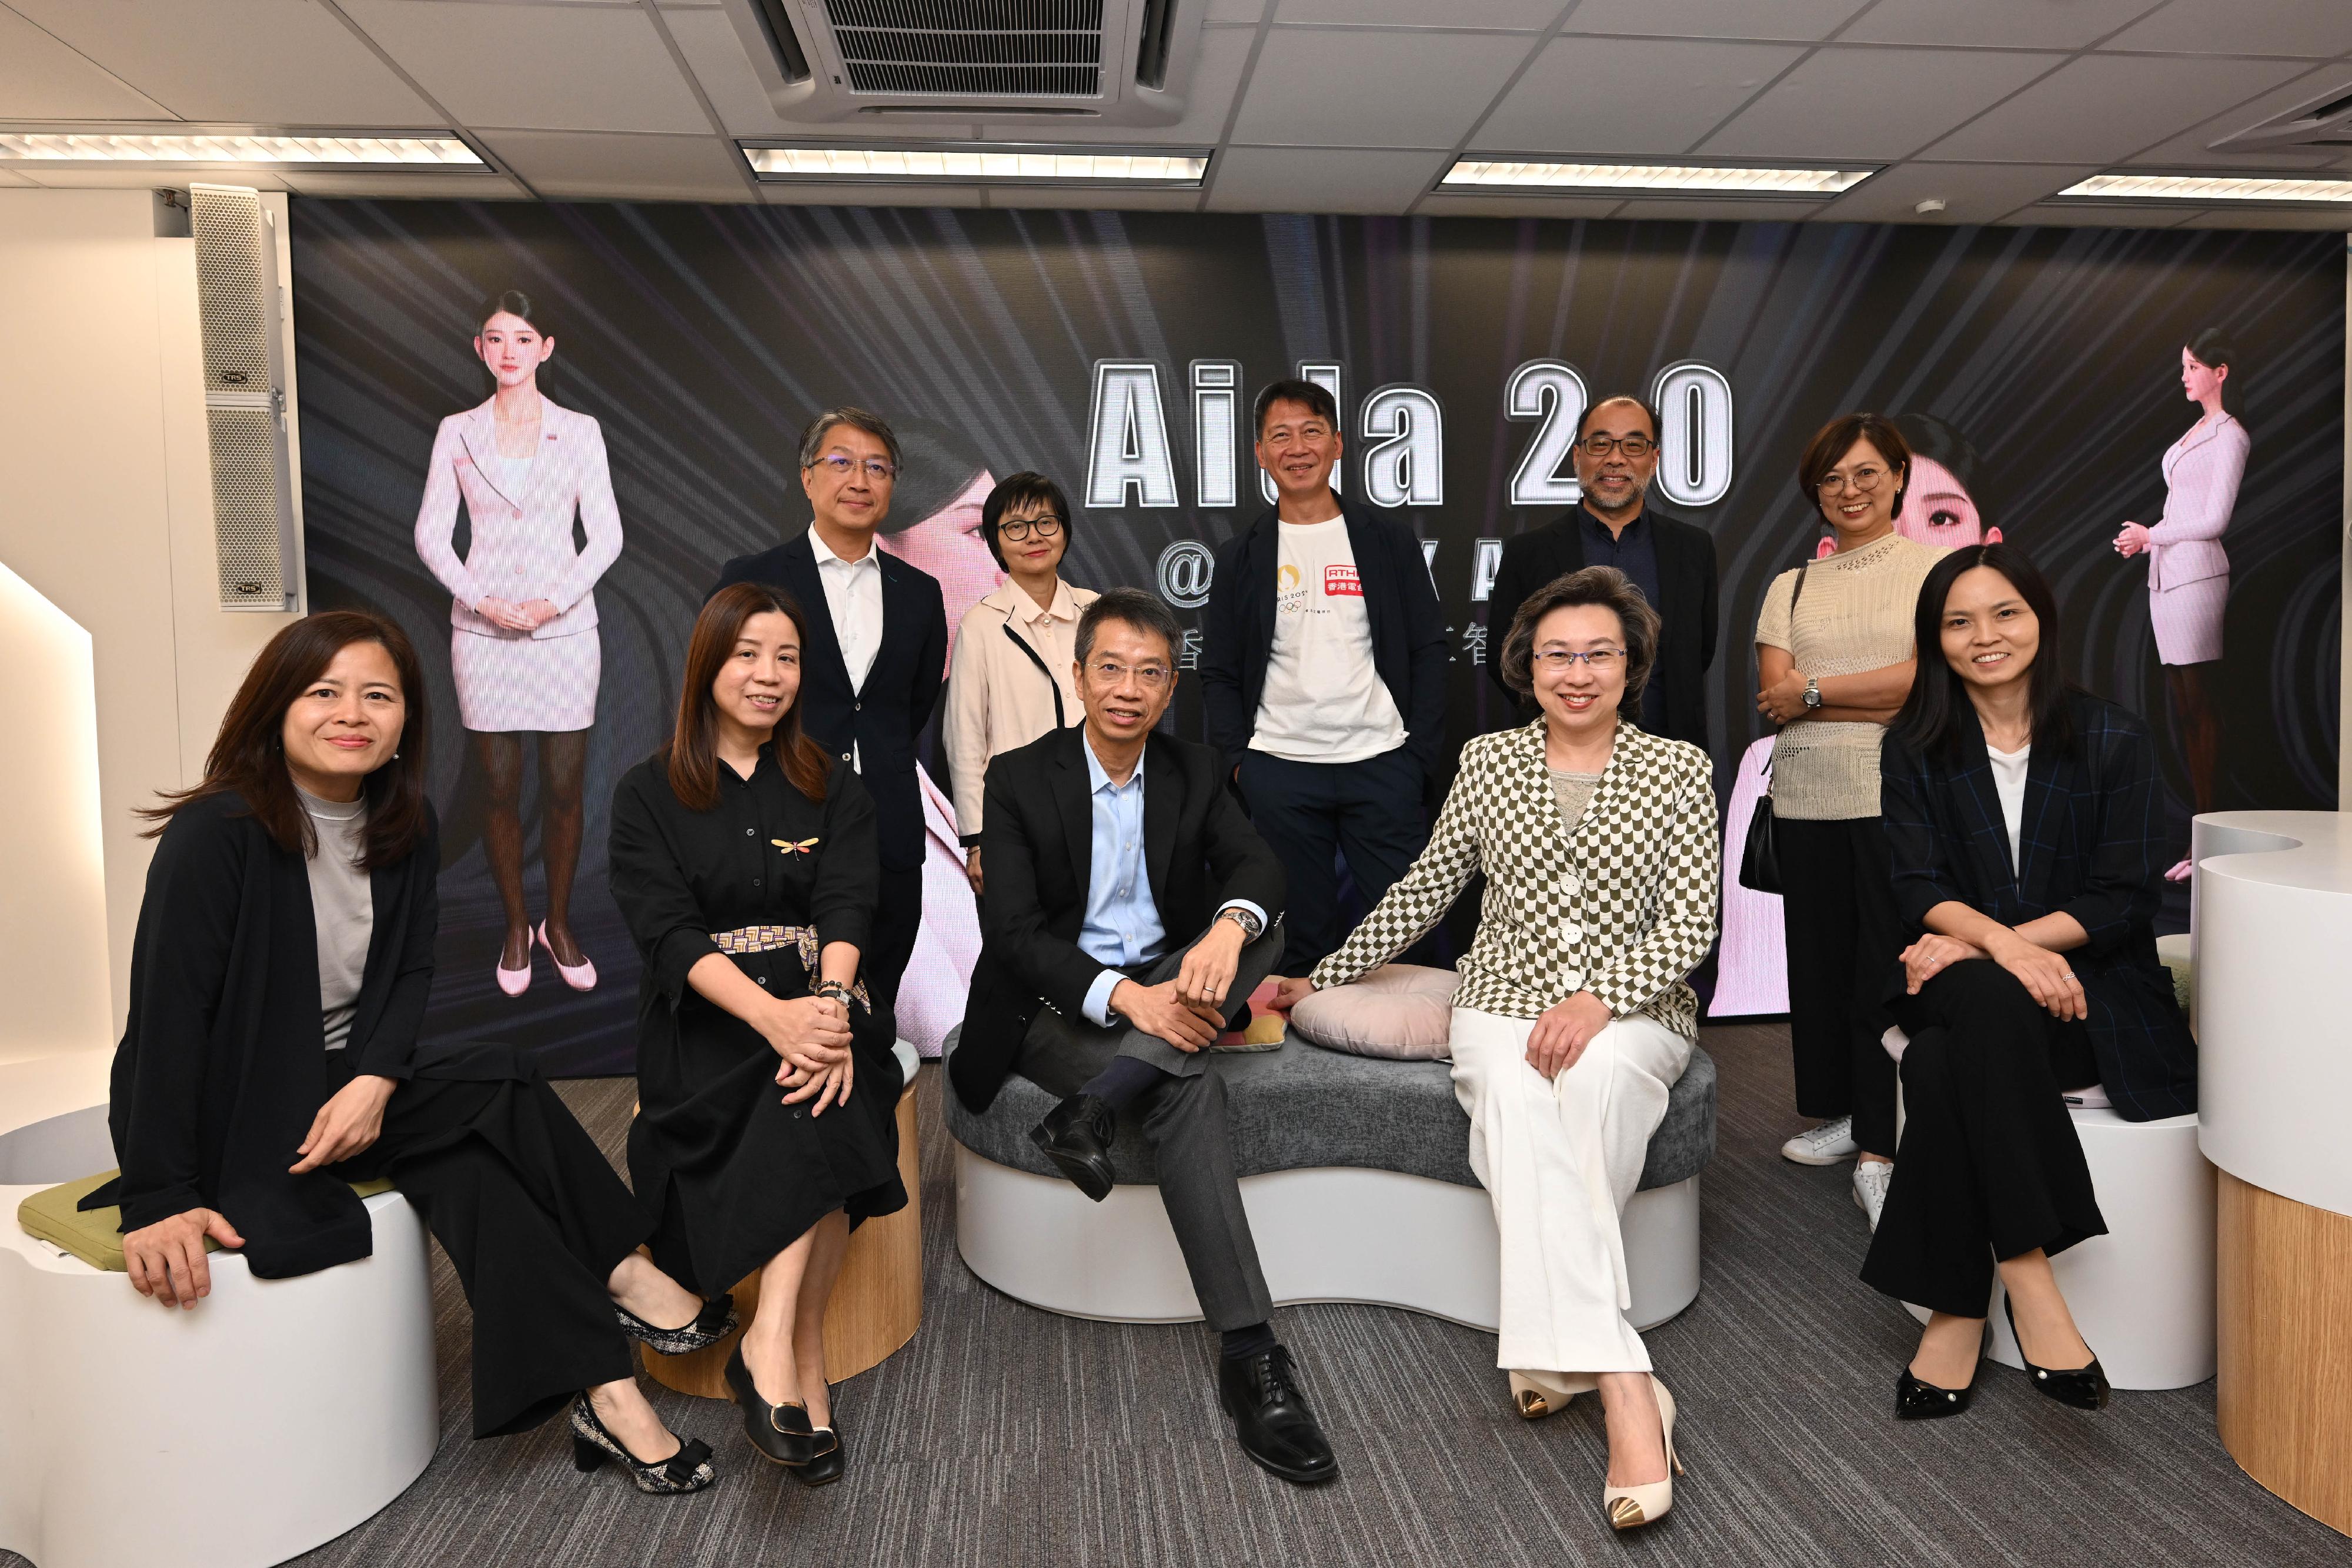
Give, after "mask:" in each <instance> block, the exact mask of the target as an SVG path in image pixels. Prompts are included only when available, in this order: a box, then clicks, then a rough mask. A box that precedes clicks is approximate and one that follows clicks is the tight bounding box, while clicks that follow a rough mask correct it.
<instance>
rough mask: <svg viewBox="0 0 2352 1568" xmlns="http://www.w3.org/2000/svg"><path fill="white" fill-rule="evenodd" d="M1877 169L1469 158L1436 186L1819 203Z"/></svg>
mask: <svg viewBox="0 0 2352 1568" xmlns="http://www.w3.org/2000/svg"><path fill="white" fill-rule="evenodd" d="M1875 172H1877V171H1875V170H1873V169H1785V168H1782V169H1759V168H1740V167H1732V166H1727V165H1720V164H1717V165H1705V164H1665V163H1570V162H1558V161H1554V160H1548V159H1484V158H1465V159H1463V160H1462V161H1461V162H1457V163H1455V164H1454V167H1453V168H1451V169H1449V170H1447V171H1446V173H1445V178H1444V179H1443V180H1440V181H1439V182H1438V183H1437V186H1438V189H1439V190H1441V191H1465V190H1477V191H1542V192H1557V193H1562V194H1566V193H1575V192H1586V191H1595V192H1606V193H1616V194H1627V195H1635V194H1638V195H1647V196H1722V195H1741V196H1764V197H1775V196H1779V197H1790V198H1811V199H1818V198H1820V197H1822V196H1834V195H1836V194H1838V193H1840V192H1842V191H1849V190H1852V189H1853V187H1854V186H1856V185H1859V184H1861V183H1863V182H1864V180H1867V179H1869V178H1870V176H1871V175H1872V174H1874V173H1875Z"/></svg>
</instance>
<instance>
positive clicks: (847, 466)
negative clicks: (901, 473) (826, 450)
mask: <svg viewBox="0 0 2352 1568" xmlns="http://www.w3.org/2000/svg"><path fill="white" fill-rule="evenodd" d="M810 466H811V467H813V468H822V469H824V470H825V472H827V473H829V474H831V475H832V476H834V477H835V479H846V478H848V477H849V476H850V473H851V471H852V470H853V469H855V468H856V467H857V466H858V463H857V459H856V458H855V457H844V456H842V455H840V454H839V453H835V454H833V455H829V456H824V457H820V458H818V459H817V460H816V461H815V462H814V463H813V464H811V465H810ZM865 466H866V477H867V478H868V479H871V480H873V481H874V482H875V483H876V484H877V485H887V484H888V483H889V482H890V481H891V480H892V479H894V478H896V477H898V469H896V468H895V467H893V466H891V465H889V464H887V463H885V462H883V461H882V459H880V458H879V457H868V458H867V459H866V465H865Z"/></svg>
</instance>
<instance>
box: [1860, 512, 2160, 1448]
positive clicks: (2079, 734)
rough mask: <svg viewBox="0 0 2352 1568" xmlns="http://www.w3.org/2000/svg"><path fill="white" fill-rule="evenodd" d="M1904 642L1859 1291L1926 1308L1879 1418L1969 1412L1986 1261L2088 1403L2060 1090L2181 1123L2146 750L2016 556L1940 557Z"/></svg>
mask: <svg viewBox="0 0 2352 1568" xmlns="http://www.w3.org/2000/svg"><path fill="white" fill-rule="evenodd" d="M1916 634H1917V639H1918V646H1919V652H1920V660H1919V667H1920V673H1919V678H1918V680H1917V681H1916V683H1914V685H1912V688H1911V695H1910V697H1909V698H1908V699H1907V700H1906V702H1905V704H1904V706H1903V709H1902V712H1901V713H1900V714H1898V715H1897V716H1896V717H1895V725H1894V727H1893V730H1892V732H1891V733H1890V734H1889V735H1888V736H1887V737H1886V740H1885V746H1884V748H1883V751H1882V753H1881V769H1880V771H1881V778H1882V780H1883V789H1882V796H1881V799H1882V801H1883V806H1884V819H1885V826H1886V835H1887V840H1888V844H1889V848H1890V850H1891V851H1892V855H1893V861H1894V868H1895V904H1896V907H1897V908H1898V909H1899V910H1900V912H1901V914H1902V915H1903V917H1904V919H1905V921H1906V923H1907V924H1908V925H1909V926H1910V928H1911V929H1912V931H1914V932H1915V933H1916V934H1917V940H1916V941H1915V942H1913V943H1912V945H1911V946H1908V947H1906V948H1905V949H1904V950H1903V953H1902V954H1901V956H1900V959H1899V962H1900V963H1901V965H1902V967H1903V974H1902V976H1901V977H1900V979H1899V980H1893V981H1892V982H1891V984H1890V990H1891V991H1892V992H1893V993H1894V997H1893V1002H1892V1008H1893V1010H1894V1013H1895V1018H1896V1019H1897V1021H1898V1022H1899V1023H1900V1025H1901V1026H1902V1028H1903V1030H1905V1031H1906V1033H1907V1035H1908V1037H1909V1043H1908V1046H1907V1048H1906V1050H1905V1051H1904V1054H1903V1063H1902V1076H1903V1091H1904V1103H1905V1105H1906V1109H1907V1111H1908V1113H1909V1114H1908V1119H1907V1122H1906V1125H1905V1128H1904V1132H1903V1147H1902V1153H1901V1157H1900V1158H1899V1159H1898V1160H1897V1161H1896V1164H1895V1182H1894V1186H1892V1188H1891V1189H1890V1190H1889V1191H1888V1193H1887V1197H1886V1209H1885V1214H1884V1215H1883V1216H1882V1217H1881V1218H1880V1220H1879V1225H1878V1233H1877V1235H1876V1236H1875V1237H1874V1238H1873V1239H1872V1241H1871V1247H1870V1255H1869V1257H1868V1259H1867V1260H1865V1261H1864V1264H1863V1271H1862V1277H1863V1279H1864V1281H1867V1282H1868V1283H1870V1284H1871V1285H1874V1286H1875V1287H1876V1288H1877V1289H1879V1290H1881V1291H1885V1292H1886V1293H1887V1294H1888V1295H1890V1296H1893V1297H1895V1299H1896V1300H1898V1301H1911V1302H1915V1303H1916V1304H1918V1305H1921V1306H1924V1307H1927V1309H1929V1312H1930V1313H1931V1316H1930V1317H1929V1319H1928V1322H1927V1333H1925V1334H1924V1335H1923V1336H1922V1337H1921V1339H1920V1342H1919V1352H1918V1354H1917V1355H1916V1356H1915V1357H1914V1358H1913V1359H1912V1361H1911V1364H1910V1365H1909V1366H1908V1367H1907V1368H1906V1370H1905V1371H1904V1372H1903V1374H1902V1375H1901V1376H1900V1377H1899V1378H1898V1379H1897V1380H1896V1385H1895V1414H1896V1415H1897V1416H1900V1417H1903V1418H1906V1419H1917V1418H1922V1417H1927V1416H1951V1415H1957V1414H1958V1413H1959V1412H1960V1411H1961V1410H1963V1409H1965V1408H1967V1406H1968V1403H1969V1395H1970V1393H1971V1392H1972V1391H1973V1389H1974V1387H1975V1376H1976V1365H1977V1361H1978V1357H1979V1354H1980V1352H1981V1348H1982V1344H1983V1339H1984V1327H1985V1324H1984V1316H1985V1309H1986V1307H1987V1305H1988V1303H1989V1302H1990V1299H1991V1294H1992V1281H1993V1273H1994V1268H1995V1261H1996V1260H1998V1263H1999V1270H2000V1281H2001V1284H2002V1286H2003V1287H2004V1288H2005V1289H2006V1291H2007V1292H2008V1299H2007V1302H2006V1305H2007V1308H2008V1312H2009V1314H2010V1321H2011V1325H2012V1327H2013V1328H2014V1330H2015V1332H2016V1334H2017V1343H2018V1349H2019V1351H2020V1353H2021V1355H2022V1357H2023V1359H2024V1360H2025V1363H2026V1364H2027V1367H2028V1368H2029V1370H2031V1372H2032V1375H2033V1386H2034V1389H2035V1391H2036V1392H2037V1393H2041V1394H2044V1395H2047V1396H2050V1397H2052V1398H2054V1399H2058V1400H2060V1401H2062V1402H2063V1403H2066V1404H2070V1405H2074V1406H2081V1407H2083V1408H2085V1409H2096V1408H2098V1407H2100V1406H2104V1405H2105V1403H2106V1398H2107V1382H2106V1376H2105V1373H2104V1372H2102V1370H2101V1369H2100V1366H2099V1364H2098V1361H2097V1359H2096V1358H2095V1356H2094V1355H2093V1354H2092V1353H2091V1349H2090V1347H2089V1346H2088V1345H2087V1344H2085V1343H2084V1342H2083V1336H2082V1334H2081V1333H2080V1332H2079V1331H2078V1330H2077V1329H2076V1328H2075V1326H2074V1316H2073V1314H2072V1313H2070V1312H2068V1311H2067V1308H2066V1300H2065V1297H2064V1296H2063V1295H2062V1294H2061V1293H2060V1291H2059V1289H2058V1284H2057V1281H2056V1278H2055V1276H2054V1275H2053V1273H2052V1272H2051V1268H2050V1256H2051V1254H2053V1253H2054V1252H2059V1251H2063V1250H2064V1249H2066V1248H2068V1247H2071V1246H2073V1245H2074V1243H2075V1242H2077V1241H2081V1240H2083V1239H2085V1238H2087V1237H2092V1236H2100V1235H2104V1234H2105V1232H2106V1222H2105V1220H2104V1219H2102V1218H2100V1215H2099V1205H2098V1198H2097V1197H2096V1195H2095V1193H2094V1192H2093V1191H2092V1188H2091V1173H2090V1169H2089V1166H2087V1165H2086V1164H2085V1163H2084V1158H2083V1145H2082V1142H2081V1140H2080V1139H2079V1138H2077V1137H2076V1135H2075V1133H2074V1122H2073V1120H2072V1119H2071V1118H2070V1117H2069V1116H2068V1114H2067V1111H2066V1103H2065V1098H2064V1095H2065V1092H2066V1091H2068V1090H2074V1089H2084V1088H2087V1087H2089V1086H2092V1085H2099V1086H2102V1087H2104V1089H2105V1092H2106V1095H2107V1097H2108V1099H2109V1101H2110V1103H2112V1104H2113V1105H2114V1107H2115V1109H2116V1111H2117V1113H2120V1114H2121V1115H2123V1116H2124V1117H2126V1119H2128V1120H2132V1121H2147V1120H2151V1119H2153V1118H2156V1117H2160V1116H2177V1115H2183V1114H2186V1113H2190V1112H2193V1111H2195V1110H2196V1109H2197V1051H2196V1047H2195V1045H2194V1044H2193V1043H2191V1041H2190V1040H2189V1031H2188V1028H2187V1025H2186V1024H2185V1023H2184V1022H2183V1021H2182V1019H2181V1017H2180V1009H2179V1008H2178V1007H2177V1006H2176V1005H2175V1004H2174V1002H2173V997H2172V982H2171V978H2170V977H2169V976H2168V975H2167V974H2166V972H2165V970H2164V967H2163V966H2162V965H2161V964H2159V963H2158V961H2157V956H2156V933H2155V928H2154V926H2153V925H2152V924H2151V922H2152V920H2153V918H2154V916H2155V914H2156V908H2157V903H2158V896H2159V894H2160V891H2161V889H2162V887H2163V882H2162V876H2163V870H2164V863H2165V862H2164V857H2163V843H2162V830H2163V824H2162V822H2161V821H2160V820H2159V817H2158V807H2157V797H2156V770H2155V766H2154V753H2153V747H2151V745H2150V744H2149V740H2148V734H2147V726H2145V725H2144V724H2142V723H2141V722H2140V721H2139V720H2138V719H2137V718H2136V717H2134V716H2132V715H2130V714H2128V713H2126V712H2125V711H2124V710H2123V709H2122V708H2119V707H2117V706H2115V705H2114V704H2113V703H2108V702H2104V701H2102V700H2100V699H2099V698H2097V697H2095V696H2092V695H2089V694H2088V693H2086V692H2083V691H2079V690H2076V689H2074V688H2072V687H2069V686H2068V685H2066V684H2065V681H2064V677H2063V675H2062V674H2060V669H2059V654H2058V620H2057V609H2056V606H2055V604H2054V603H2053V601H2052V599H2051V595H2050V589H2049V586H2048V585H2047V584H2046V583H2044V582H2043V581H2042V576H2041V574H2040V573H2039V572H2038V571H2036V570H2034V568H2033V565H2032V562H2031V561H2030V560H2028V559H2026V557H2025V556H2024V554H2023V552H2021V551H2020V550H2019V549H2016V548H2015V547H2014V546H2011V545H2005V544H1991V545H1978V546H1972V547H1969V548H1968V549H1959V550H1955V551H1953V552H1952V553H1951V554H1950V555H1948V556H1947V557H1945V558H1944V559H1942V560H1941V561H1939V562H1937V565H1936V567H1935V570H1933V571H1931V572H1929V573H1928V575H1927V581H1926V582H1925V583H1924V584H1923V585H1922V586H1921V588H1920V591H1919V605H1918V612H1917V625H1916ZM1931 650H1940V652H1941V655H1942V656H1941V657H1940V658H1937V657H1936V655H1935V653H1932V652H1931Z"/></svg>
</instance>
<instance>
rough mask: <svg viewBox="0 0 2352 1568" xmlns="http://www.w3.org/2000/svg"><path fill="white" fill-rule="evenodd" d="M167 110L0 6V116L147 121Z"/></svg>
mask: <svg viewBox="0 0 2352 1568" xmlns="http://www.w3.org/2000/svg"><path fill="white" fill-rule="evenodd" d="M172 114H173V110H171V109H169V108H167V107H165V106H164V105H163V104H160V103H158V102H156V101H155V100H154V99H152V98H149V97H147V96H146V95H145V94H143V93H142V92H140V91H139V90H138V89H135V88H132V87H131V86H130V85H129V84H128V83H126V82H123V81H121V80H120V79H119V78H115V77H112V76H110V75H108V74H107V73H106V72H105V71H104V70H103V69H101V68H99V67H98V66H96V65H93V64H92V63H91V62H90V61H89V60H88V59H86V58H84V57H82V56H81V55H79V54H78V53H76V52H75V51H74V50H72V49H71V48H68V47H67V46H66V45H64V44H62V43H59V42H58V40H57V39H56V38H55V37H51V36H50V35H49V34H48V33H47V32H45V31H43V30H42V29H41V28H39V27H37V26H33V24H32V23H30V22H27V21H26V20H25V18H24V17H22V16H17V15H16V13H15V12H13V11H11V10H9V9H8V8H7V7H6V6H5V5H0V115H5V116H6V117H7V118H8V119H10V120H152V119H154V118H156V117H157V116H159V115H161V116H163V117H164V118H167V119H168V118H170V117H171V115H172Z"/></svg>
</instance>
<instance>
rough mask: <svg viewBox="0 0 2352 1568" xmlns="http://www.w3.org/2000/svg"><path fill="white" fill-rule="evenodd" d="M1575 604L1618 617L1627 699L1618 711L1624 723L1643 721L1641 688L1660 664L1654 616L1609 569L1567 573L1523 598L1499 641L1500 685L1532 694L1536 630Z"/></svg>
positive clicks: (1645, 602) (1619, 573)
mask: <svg viewBox="0 0 2352 1568" xmlns="http://www.w3.org/2000/svg"><path fill="white" fill-rule="evenodd" d="M1579 604H1597V605H1600V606H1601V608H1602V609H1604V610H1612V611H1615V612H1616V613H1617V624H1618V627H1619V628H1620V630H1622V632H1623V633H1624V637H1625V695H1624V698H1623V699H1622V701H1620V702H1619V703H1618V705H1617V711H1618V712H1619V713H1620V714H1622V716H1625V717H1627V718H1639V717H1641V716H1642V688H1643V686H1645V685H1649V684H1650V671H1651V668H1652V667H1653V666H1654V665H1655V664H1657V662H1658V612H1656V611H1654V610H1653V609H1651V608H1650V601H1648V600H1646V599H1644V598H1643V597H1642V591H1641V590H1640V589H1638V588H1636V587H1634V586H1633V579H1632V578H1630V577H1627V576H1626V575H1625V574H1624V573H1623V572H1622V571H1619V570H1617V569H1616V568H1615V567H1613V566H1588V567H1586V568H1584V569H1583V570H1581V571H1571V572H1568V573H1565V574H1563V575H1561V576H1559V577H1555V578H1553V579H1552V580H1550V581H1549V582H1547V583H1545V584H1544V585H1543V586H1542V587H1541V588H1538V589H1537V590H1536V591H1534V592H1533V593H1530V594H1528V596H1527V598H1526V600H1525V601H1522V602H1521V603H1520V605H1519V612H1518V613H1517V615H1514V616H1512V617H1511V629H1510V630H1509V631H1508V632H1506V633H1504V635H1503V682H1504V684H1505V685H1507V686H1509V687H1510V688H1511V689H1512V690H1513V691H1515V692H1517V693H1518V694H1519V695H1521V696H1529V695H1533V694H1534V692H1535V689H1536V683H1535V674H1534V669H1533V664H1534V659H1535V650H1536V627H1537V626H1538V624H1539V623H1540V622H1542V621H1543V618H1544V617H1545V616H1547V615H1549V614H1550V613H1551V612H1553V611H1555V610H1567V609H1570V608H1571V607H1573V606H1575V605H1579Z"/></svg>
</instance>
